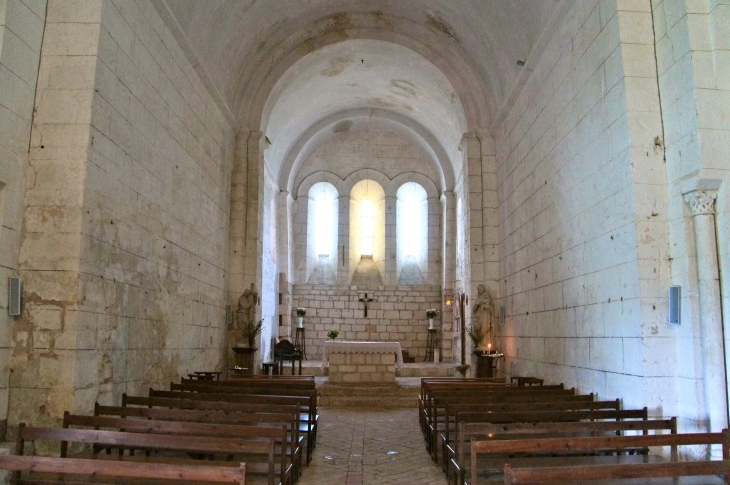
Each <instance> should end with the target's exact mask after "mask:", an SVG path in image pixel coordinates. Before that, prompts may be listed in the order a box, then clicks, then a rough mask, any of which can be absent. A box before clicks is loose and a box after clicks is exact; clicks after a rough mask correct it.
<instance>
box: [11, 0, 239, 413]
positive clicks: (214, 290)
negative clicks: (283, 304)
mask: <svg viewBox="0 0 730 485" xmlns="http://www.w3.org/2000/svg"><path fill="white" fill-rule="evenodd" d="M36 112H37V113H36V119H35V123H34V131H33V146H32V150H31V156H30V158H31V169H32V170H31V172H30V176H31V177H32V181H31V183H30V185H29V189H28V192H27V195H26V222H25V232H24V239H23V241H22V246H21V275H23V276H24V279H25V280H26V281H27V285H26V301H25V307H24V315H23V318H22V320H21V321H20V322H18V324H17V325H16V328H15V351H14V355H13V364H12V365H13V377H12V380H11V387H12V390H11V406H10V409H11V416H10V418H11V419H10V420H11V424H12V423H17V422H20V421H26V422H30V423H35V424H56V423H57V422H58V420H59V419H60V417H61V415H62V413H63V411H65V410H68V411H71V412H76V413H83V412H89V411H90V410H91V409H92V408H93V403H94V402H95V401H100V402H104V403H108V404H112V403H117V404H118V403H119V401H120V398H121V394H122V393H124V392H128V393H133V394H134V393H139V392H141V391H142V390H143V389H146V388H147V387H149V386H156V387H161V386H164V385H166V384H167V383H168V382H169V381H170V380H174V379H177V378H179V376H180V375H184V374H186V373H187V372H190V371H193V370H199V369H213V368H221V367H222V365H223V357H224V354H223V352H222V348H223V346H224V342H225V313H224V312H225V310H224V304H225V302H226V294H225V289H226V280H225V273H226V271H227V268H226V266H227V249H228V224H229V208H230V205H229V193H230V187H231V179H230V174H231V169H232V152H233V138H234V133H233V130H232V128H231V127H230V125H229V124H228V121H227V118H226V116H225V115H224V113H222V112H221V110H220V109H219V108H218V106H217V105H216V103H215V102H214V100H213V98H212V97H211V95H210V93H209V91H208V89H207V88H206V87H205V85H204V84H203V82H202V81H201V79H200V78H199V76H198V75H197V73H196V72H195V70H194V68H193V66H192V65H191V64H190V62H189V61H188V59H187V57H186V55H185V54H184V52H183V51H182V49H181V48H180V46H179V45H178V44H177V42H176V41H175V40H174V39H173V36H172V34H171V32H170V30H169V29H168V28H167V27H166V26H165V24H164V23H163V21H162V18H161V17H160V15H159V14H158V13H157V10H156V9H155V8H154V7H153V5H152V3H151V2H150V1H148V0H139V1H130V0H120V1H111V0H103V1H102V0H99V1H88V2H81V3H78V2H66V1H65V0H53V1H51V2H50V4H49V15H48V22H47V28H46V34H45V38H44V41H43V50H42V59H41V66H40V75H39V83H38V92H37V102H36Z"/></svg>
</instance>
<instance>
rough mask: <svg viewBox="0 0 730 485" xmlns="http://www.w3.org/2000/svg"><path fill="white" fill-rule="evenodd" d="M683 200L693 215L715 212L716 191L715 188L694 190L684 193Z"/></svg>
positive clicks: (712, 213)
mask: <svg viewBox="0 0 730 485" xmlns="http://www.w3.org/2000/svg"><path fill="white" fill-rule="evenodd" d="M684 200H685V201H686V202H687V204H689V208H690V210H691V211H692V215H693V216H701V215H705V214H710V215H714V214H715V201H716V200H717V191H715V190H696V191H694V192H689V193H687V194H684Z"/></svg>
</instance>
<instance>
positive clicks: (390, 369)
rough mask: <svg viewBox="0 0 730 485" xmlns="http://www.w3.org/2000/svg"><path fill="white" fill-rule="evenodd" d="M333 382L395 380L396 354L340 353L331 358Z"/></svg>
mask: <svg viewBox="0 0 730 485" xmlns="http://www.w3.org/2000/svg"><path fill="white" fill-rule="evenodd" d="M329 364H330V366H329V377H330V382H331V383H353V384H357V383H363V382H365V383H367V382H380V383H385V382H390V383H393V382H395V354H340V353H332V354H330V358H329Z"/></svg>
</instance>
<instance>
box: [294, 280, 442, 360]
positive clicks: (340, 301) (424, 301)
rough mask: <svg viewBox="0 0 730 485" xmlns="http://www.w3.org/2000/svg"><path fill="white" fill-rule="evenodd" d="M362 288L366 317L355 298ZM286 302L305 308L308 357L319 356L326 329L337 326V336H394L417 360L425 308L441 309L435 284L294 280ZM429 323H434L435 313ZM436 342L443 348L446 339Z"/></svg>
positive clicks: (422, 347)
mask: <svg viewBox="0 0 730 485" xmlns="http://www.w3.org/2000/svg"><path fill="white" fill-rule="evenodd" d="M366 292H367V294H368V297H369V298H374V301H371V302H370V303H368V316H367V318H365V311H364V310H365V305H364V304H363V303H362V302H360V301H359V300H360V298H361V297H362V296H363V295H364V294H365V293H366ZM292 303H293V306H294V307H295V308H296V307H304V308H306V309H307V316H306V317H304V327H305V328H306V344H307V358H308V359H309V360H320V359H322V356H323V353H324V341H325V340H327V332H329V331H330V330H338V331H339V332H340V335H339V336H338V339H341V340H363V341H375V342H400V344H401V347H402V348H403V349H404V350H407V351H408V353H409V354H410V355H411V356H412V357H416V361H422V360H423V358H424V357H425V356H426V340H427V338H428V320H427V319H426V310H428V309H429V308H435V309H437V310H440V309H441V288H440V287H438V286H381V287H378V289H374V290H373V289H364V288H358V287H356V286H329V285H326V286H325V285H322V286H320V285H294V290H293V294H292ZM434 326H436V328H440V326H441V319H440V315H439V317H437V318H436V320H435V321H434ZM442 345H443V346H444V348H446V347H448V346H449V345H450V342H443V344H442ZM448 348H449V349H450V347H448ZM442 355H443V353H442ZM331 364H332V361H331V360H330V365H331Z"/></svg>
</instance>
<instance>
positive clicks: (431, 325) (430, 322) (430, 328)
mask: <svg viewBox="0 0 730 485" xmlns="http://www.w3.org/2000/svg"><path fill="white" fill-rule="evenodd" d="M428 329H429V330H433V318H429V319H428Z"/></svg>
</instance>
